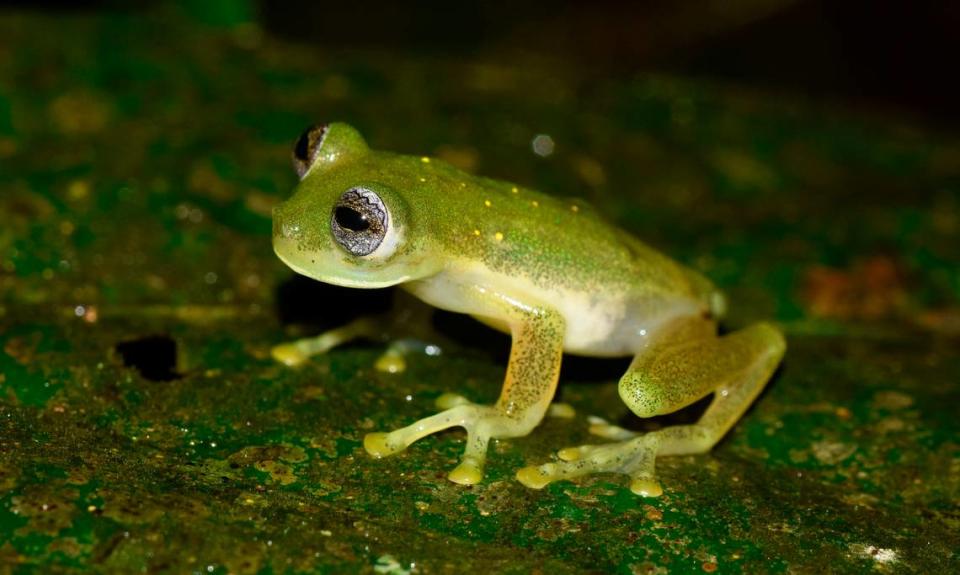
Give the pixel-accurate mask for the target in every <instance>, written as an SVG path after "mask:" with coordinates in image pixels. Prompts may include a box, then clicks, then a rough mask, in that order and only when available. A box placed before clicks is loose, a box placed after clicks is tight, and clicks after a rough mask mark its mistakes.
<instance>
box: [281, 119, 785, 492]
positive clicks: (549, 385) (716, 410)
mask: <svg viewBox="0 0 960 575" xmlns="http://www.w3.org/2000/svg"><path fill="white" fill-rule="evenodd" d="M293 160H294V166H295V168H296V171H297V174H298V175H299V177H300V182H299V185H298V186H297V188H296V191H295V193H294V194H293V196H292V197H291V198H290V199H288V200H287V201H285V202H283V204H282V205H280V206H279V207H277V208H276V209H275V210H274V214H273V246H274V250H275V251H276V253H277V255H278V256H279V257H280V259H281V260H283V261H284V262H285V263H286V264H287V265H288V266H290V267H291V268H292V269H293V270H294V271H296V272H298V273H300V274H303V275H306V276H308V277H311V278H314V279H316V280H320V281H322V282H327V283H331V284H335V285H339V286H348V287H354V288H382V287H386V286H394V285H396V286H399V287H400V288H402V290H405V291H406V292H408V293H409V294H412V295H413V296H415V297H416V298H418V299H420V300H422V301H423V302H426V303H427V304H429V305H430V306H433V307H436V308H440V309H444V310H449V311H453V312H458V313H464V314H469V315H470V316H472V317H474V318H476V319H478V320H480V321H481V322H483V323H485V324H487V325H489V326H492V327H493V328H495V329H498V330H501V331H503V332H506V333H507V334H509V335H510V336H511V341H512V343H511V350H510V359H509V363H508V365H507V369H506V376H505V379H504V383H503V389H502V391H501V393H500V397H499V399H498V400H497V402H496V403H495V404H493V405H479V404H475V403H471V402H470V401H468V400H466V399H465V398H463V397H460V396H457V395H452V394H445V395H443V396H441V398H440V400H439V401H438V404H439V407H440V408H441V411H440V412H439V413H437V414H436V415H432V416H430V417H426V418H424V419H421V420H419V421H417V422H415V423H413V424H411V425H409V426H407V427H403V428H401V429H396V430H394V431H391V432H389V433H379V432H378V433H370V434H368V435H367V436H366V437H365V438H364V447H365V449H366V450H367V452H369V453H370V454H371V455H372V456H374V457H378V458H379V457H385V456H388V455H392V454H395V453H398V452H400V451H403V450H404V449H405V448H406V447H407V446H409V445H410V444H412V443H413V442H415V441H417V440H418V439H420V438H422V437H424V436H426V435H429V434H432V433H435V432H438V431H441V430H444V429H447V428H450V427H458V426H459V427H462V428H464V429H465V430H466V432H467V439H466V447H465V451H464V453H463V457H462V459H461V461H460V463H459V465H458V466H457V467H456V468H454V469H453V470H452V471H451V472H450V473H449V475H448V477H449V479H450V480H451V481H454V482H456V483H460V484H467V485H469V484H474V483H477V482H479V481H480V480H481V479H482V477H483V467H484V461H485V459H486V453H487V445H488V443H489V441H490V440H491V439H499V438H510V437H521V436H524V435H527V434H528V433H530V432H531V431H532V430H533V429H534V428H535V427H536V426H537V424H539V423H540V421H541V420H542V419H543V418H544V416H545V415H546V414H547V412H548V409H549V408H550V405H551V400H552V398H553V394H554V390H555V389H556V386H557V379H558V377H559V375H560V362H561V357H562V355H563V353H564V352H566V353H570V354H579V355H585V356H595V357H618V356H632V357H633V358H634V359H633V362H632V363H631V364H630V367H629V368H628V369H627V372H626V373H625V374H624V375H623V377H622V378H621V379H620V383H619V388H618V389H619V392H620V397H621V398H622V399H623V401H624V403H626V405H627V406H628V407H629V408H630V410H632V411H633V412H634V413H635V414H637V415H638V416H640V417H652V416H656V415H662V414H667V413H671V412H674V411H676V410H679V409H681V408H683V407H685V406H687V405H690V404H691V403H693V402H695V401H697V400H699V399H701V398H704V397H706V396H708V395H710V394H713V400H712V402H711V403H710V405H709V407H708V408H707V409H706V411H705V412H704V413H703V415H702V417H701V418H700V420H699V421H697V422H696V423H694V424H691V425H677V426H673V427H665V428H662V429H659V430H656V431H652V432H649V433H644V434H639V433H634V432H631V431H628V430H625V429H621V428H618V427H615V426H613V425H610V424H605V423H595V424H594V425H593V426H592V427H591V431H592V432H594V433H595V434H597V435H600V436H601V437H604V438H605V439H608V440H612V441H608V442H604V443H598V444H596V445H583V446H579V447H568V448H566V449H562V450H560V451H559V452H558V460H557V461H554V462H548V463H544V464H542V465H534V466H529V467H525V468H523V469H520V470H519V471H518V472H517V474H516V477H517V479H518V480H519V481H520V482H521V483H523V484H524V485H526V486H528V487H532V488H536V489H539V488H542V487H544V486H545V485H547V484H548V483H550V482H553V481H557V480H562V479H569V478H573V477H578V476H583V475H587V474H591V473H599V472H618V473H622V474H626V475H628V476H629V477H630V478H631V483H630V488H631V490H632V491H633V492H634V493H637V494H639V495H644V496H657V495H659V494H660V493H661V492H662V489H661V487H660V484H659V483H658V482H657V480H656V478H655V473H654V464H655V461H656V458H657V457H659V456H662V455H679V454H696V453H704V452H707V451H709V450H710V449H711V448H712V447H713V446H714V445H715V444H716V443H717V442H718V441H719V440H720V439H721V438H722V437H723V436H724V434H726V432H727V431H728V430H729V429H730V428H731V427H732V426H733V424H734V423H736V421H737V420H738V419H739V418H740V416H741V415H743V413H744V412H745V411H746V410H747V408H748V407H749V406H750V404H751V403H752V402H753V400H754V398H756V396H757V395H758V394H759V393H760V391H761V390H762V389H763V387H764V385H765V384H766V382H767V380H768V379H769V378H770V377H771V375H772V373H773V371H774V370H775V369H776V367H777V365H778V364H779V362H780V359H781V357H782V356H783V354H784V351H785V350H786V343H785V341H784V338H783V336H782V335H781V333H780V331H779V330H778V329H777V328H776V327H774V326H773V325H771V324H769V323H757V324H754V325H751V326H749V327H746V328H745V329H741V330H739V331H735V332H732V333H729V334H726V335H723V336H719V335H718V334H717V321H718V319H719V318H720V317H721V316H722V314H723V312H724V307H725V303H724V302H725V300H724V297H723V295H722V294H721V293H720V292H719V291H717V289H716V288H714V287H713V285H712V284H711V283H710V282H709V281H708V280H707V279H706V278H705V277H703V276H702V275H700V274H698V273H697V272H695V271H693V270H691V269H688V268H686V267H684V266H682V265H680V264H679V263H677V262H674V261H673V260H671V259H669V258H668V257H666V256H665V255H662V254H661V253H659V252H657V251H655V250H654V249H652V248H650V247H648V246H647V245H645V244H644V243H642V242H640V241H639V240H637V239H636V238H634V237H633V236H631V235H629V234H628V233H626V232H624V231H622V230H620V229H618V228H616V227H614V226H613V225H611V224H609V223H607V222H606V221H604V220H603V219H602V218H601V217H600V216H599V215H598V214H597V213H595V212H594V211H593V210H592V209H591V208H590V207H589V206H587V205H585V204H583V203H579V202H576V201H571V200H569V199H561V198H556V197H551V196H549V195H545V194H541V193H538V192H536V191H533V190H530V189H526V188H523V187H521V186H517V185H514V184H511V183H508V182H502V181H496V180H492V179H487V178H483V177H478V176H475V175H471V174H468V173H465V172H462V171H460V170H458V169H457V168H455V167H453V166H451V165H449V164H447V163H444V162H442V161H440V160H437V159H435V158H429V157H415V156H405V155H398V154H393V153H389V152H382V151H376V150H372V149H370V148H369V147H368V146H367V144H366V142H365V141H364V139H363V138H362V137H361V135H360V134H359V133H358V132H357V131H356V130H354V129H353V128H352V127H350V126H348V125H346V124H342V123H332V124H329V125H317V126H313V127H311V128H308V129H307V130H306V131H305V132H304V133H303V135H302V136H301V137H300V138H299V140H298V141H297V143H296V145H295V147H294V152H293ZM378 329H382V327H380V328H378V326H377V324H376V322H371V321H370V320H368V319H364V318H361V319H359V320H357V321H355V322H353V323H352V324H349V325H347V326H344V327H341V328H339V329H335V330H332V331H330V332H328V333H325V334H322V335H320V336H319V337H317V338H313V339H310V340H301V341H299V342H294V343H292V344H286V345H282V346H278V347H277V348H275V350H274V356H275V357H277V358H278V359H280V360H282V361H285V362H287V363H291V364H292V363H297V362H299V361H302V360H303V359H305V358H306V357H307V356H309V355H310V354H312V353H317V352H323V351H326V350H328V349H330V348H331V347H333V346H335V345H338V344H340V343H342V342H343V341H346V340H349V339H352V338H354V337H358V336H360V335H370V334H376V333H377V331H378Z"/></svg>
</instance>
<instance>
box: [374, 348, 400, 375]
mask: <svg viewBox="0 0 960 575" xmlns="http://www.w3.org/2000/svg"><path fill="white" fill-rule="evenodd" d="M373 368H374V369H376V370H377V371H380V372H383V373H403V372H404V371H406V369H407V359H406V358H405V357H404V355H403V354H402V353H399V352H397V351H396V350H394V349H392V348H390V349H387V351H385V352H383V355H381V356H380V357H378V358H377V361H376V363H374V364H373Z"/></svg>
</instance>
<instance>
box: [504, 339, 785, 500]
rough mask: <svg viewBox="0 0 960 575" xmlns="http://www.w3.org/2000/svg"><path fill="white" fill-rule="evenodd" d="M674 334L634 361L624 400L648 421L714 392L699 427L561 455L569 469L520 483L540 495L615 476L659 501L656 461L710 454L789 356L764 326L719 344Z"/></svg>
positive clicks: (559, 467) (534, 474) (527, 472)
mask: <svg viewBox="0 0 960 575" xmlns="http://www.w3.org/2000/svg"><path fill="white" fill-rule="evenodd" d="M676 327H677V331H675V332H674V333H673V334H669V335H668V336H666V337H665V338H663V339H661V340H660V342H658V343H656V344H654V345H653V346H651V348H650V349H649V350H648V351H647V352H645V353H644V354H642V355H641V356H638V357H637V358H636V359H635V360H634V362H633V364H632V365H631V367H630V369H629V370H628V372H627V374H626V375H624V377H623V378H622V379H621V383H620V394H621V397H623V399H624V401H625V402H626V403H627V405H628V406H629V407H630V408H631V409H632V410H633V411H634V412H636V413H637V414H638V415H640V416H642V417H649V416H653V415H658V414H662V413H670V412H672V411H675V410H677V409H680V408H682V407H684V406H686V405H689V404H690V403H693V402H694V401H696V400H697V399H700V398H701V397H704V396H705V395H707V394H709V393H710V392H714V393H715V396H714V399H713V402H712V403H711V404H710V407H709V408H707V410H706V412H704V414H703V416H702V417H701V419H700V421H698V422H697V423H695V424H693V425H681V426H675V427H667V428H664V429H661V430H658V431H654V432H651V433H647V434H644V435H641V436H638V437H635V438H630V439H626V440H625V441H621V442H616V443H608V444H602V445H590V446H581V447H575V448H567V449H563V450H561V451H560V453H559V455H560V458H561V459H563V460H564V461H561V462H559V463H547V464H544V465H540V466H534V467H526V468H524V469H521V470H520V471H519V472H518V473H517V478H518V479H519V480H520V481H521V482H522V483H524V484H525V485H527V486H528V487H534V488H541V487H543V486H545V485H547V484H548V483H551V482H553V481H557V480H560V479H569V478H573V477H578V476H582V475H587V474H590V473H597V472H610V471H613V472H619V473H625V474H628V475H630V476H632V477H633V482H632V484H631V489H632V490H633V491H634V492H635V493H638V494H641V495H658V494H659V493H660V487H659V484H658V483H657V482H656V480H655V478H654V465H655V460H656V457H657V456H658V455H677V454H686V453H702V452H705V451H708V450H709V449H710V448H712V447H713V446H714V445H715V444H716V443H717V442H718V441H719V440H720V439H721V438H722V437H723V435H724V434H725V433H726V432H727V430H729V429H730V427H731V426H732V425H733V424H734V423H736V421H737V419H739V418H740V416H741V415H742V414H743V412H744V411H746V410H747V408H748V407H749V406H750V403H751V402H752V401H753V400H754V398H756V396H757V394H759V393H760V391H761V390H762V389H763V386H764V384H766V382H767V380H768V379H769V378H770V375H771V374H772V373H773V370H774V369H775V368H776V366H777V364H778V363H779V361H780V358H781V357H782V356H783V353H784V350H785V349H786V347H785V343H784V340H783V336H782V335H781V334H780V332H779V331H778V330H777V329H776V328H774V327H773V326H771V325H770V324H765V323H761V324H756V325H753V326H751V327H748V328H746V329H744V330H741V331H738V332H735V333H733V334H730V335H727V336H724V337H720V338H718V337H715V336H713V335H710V333H709V331H707V330H706V329H701V328H698V327H696V326H692V325H680V326H676ZM709 329H710V330H712V326H709ZM698 333H699V335H697V334H698Z"/></svg>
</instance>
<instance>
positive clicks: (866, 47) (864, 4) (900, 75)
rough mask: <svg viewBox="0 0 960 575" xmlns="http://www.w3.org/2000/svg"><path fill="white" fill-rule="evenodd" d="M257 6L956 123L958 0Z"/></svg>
mask: <svg viewBox="0 0 960 575" xmlns="http://www.w3.org/2000/svg"><path fill="white" fill-rule="evenodd" d="M713 5H716V6H721V5H722V6H723V7H722V8H712V6H713ZM261 11H262V12H261V14H262V18H263V22H264V25H265V26H266V27H267V29H268V30H270V31H271V32H274V33H278V34H282V35H286V36H290V37H293V38H296V39H298V40H301V41H308V42H319V43H324V44H331V45H340V46H344V45H345V46H354V47H359V48H398V47H400V46H403V47H405V48H407V49H409V47H410V46H419V47H421V48H422V49H424V50H429V51H444V52H446V53H451V54H456V53H458V52H460V53H466V52H474V51H478V50H487V51H490V52H493V53H498V54H499V55H500V56H502V57H505V58H509V57H510V56H511V55H513V54H514V53H516V52H517V51H521V52H526V53H532V54H536V55H542V56H545V57H551V58H560V59H564V60H566V61H573V62H576V63H578V64H580V65H582V66H583V67H585V68H587V69H589V70H592V71H595V72H596V73H597V74H598V75H624V74H634V73H638V72H645V71H662V72H671V73H679V74H692V75H696V76H700V77H709V78H716V79H721V80H731V81H735V82H737V83H743V84H748V85H757V86H761V87H764V88H774V89H783V90H787V91H790V92H794V93H807V94H810V95H811V96H814V97H828V98H831V99H837V100H841V101H844V102H848V103H850V104H851V105H852V106H855V107H861V106H864V105H866V106H869V107H871V108H876V109H878V111H881V112H883V111H892V112H894V113H899V114H906V115H909V116H915V117H917V118H918V119H922V120H925V121H927V122H931V123H938V122H941V121H948V122H950V123H952V124H956V123H957V121H958V120H960V114H958V107H957V104H956V103H957V102H958V99H960V88H958V86H960V84H958V82H957V81H956V76H957V65H958V63H957V58H958V56H960V2H950V1H926V2H925V1H921V2H888V1H882V0H880V1H877V0H852V1H843V2H837V1H833V0H806V1H790V0H762V1H758V0H753V1H746V2H714V1H703V0H684V1H679V2H677V1H671V0H663V1H640V2H616V1H610V0H604V1H594V2H573V1H569V0H568V1H558V2H552V3H549V4H545V3H521V2H512V1H508V0H494V1H492V2H469V1H468V2H439V1H428V2H416V3H395V2H379V3H376V2H374V3H370V2H359V3H353V2H266V1H263V2H261Z"/></svg>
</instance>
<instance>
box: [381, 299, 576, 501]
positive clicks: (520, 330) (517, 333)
mask: <svg viewBox="0 0 960 575" xmlns="http://www.w3.org/2000/svg"><path fill="white" fill-rule="evenodd" d="M464 291H465V292H468V295H469V298H468V300H469V302H470V304H471V305H467V306H466V307H463V308H461V309H458V310H457V311H464V312H466V313H471V314H473V315H477V316H481V317H483V318H484V319H485V320H490V323H494V324H498V325H502V326H504V327H507V328H509V331H510V334H511V337H512V345H511V350H510V361H509V364H508V365H507V373H506V378H505V380H504V384H503V390H502V391H501V393H500V398H499V399H498V400H497V402H496V403H495V404H494V405H492V406H488V405H476V404H472V403H469V402H465V401H464V400H463V399H462V398H459V397H458V396H454V395H446V396H444V397H443V398H441V399H442V400H441V401H440V402H439V403H440V404H441V406H448V407H449V409H445V410H444V411H441V412H440V413H438V414H436V415H433V416H430V417H427V418H425V419H421V420H420V421H417V422H416V423H414V424H412V425H409V426H407V427H404V428H401V429H397V430H395V431H391V432H390V433H371V434H368V435H367V436H366V437H365V438H364V441H363V445H364V447H365V448H366V450H367V452H369V453H370V454H371V455H373V456H374V457H383V456H386V455H392V454H394V453H397V452H400V451H402V450H404V449H406V448H407V446H409V445H410V444H412V443H413V442H415V441H417V440H418V439H420V438H422V437H425V436H427V435H430V434H432V433H436V432H438V431H441V430H444V429H447V428H450V427H463V428H464V429H465V430H466V431H467V445H466V448H465V450H464V454H463V458H462V460H461V462H460V464H459V465H458V466H457V467H456V468H455V469H454V470H453V471H451V472H450V473H449V475H448V477H449V479H450V480H451V481H453V482H455V483H460V484H464V485H472V484H474V483H477V482H479V481H480V480H481V479H482V478H483V465H484V461H485V460H486V453H487V444H488V443H489V441H490V439H498V438H507V437H519V436H523V435H526V434H528V433H529V432H530V431H531V430H532V429H533V428H534V427H536V426H537V424H538V423H540V420H542V419H543V417H544V414H545V413H546V411H547V409H548V407H549V406H550V400H551V398H552V397H553V393H554V390H555V389H556V385H557V379H558V377H559V375H560V359H561V355H562V353H563V334H564V326H565V324H564V320H563V317H562V316H561V315H560V314H559V313H558V312H556V311H554V310H552V309H549V308H546V307H539V306H528V305H524V304H522V303H520V302H518V301H517V300H515V299H512V298H509V297H505V296H502V295H500V294H497V293H492V292H489V291H486V290H484V289H482V288H474V289H469V288H464Z"/></svg>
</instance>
